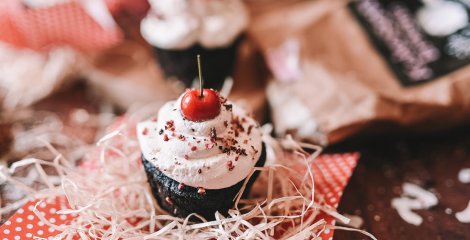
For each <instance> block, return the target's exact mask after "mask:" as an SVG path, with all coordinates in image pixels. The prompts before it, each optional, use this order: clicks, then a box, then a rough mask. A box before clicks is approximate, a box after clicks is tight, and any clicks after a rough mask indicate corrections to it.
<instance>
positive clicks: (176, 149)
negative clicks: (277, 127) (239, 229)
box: [137, 98, 262, 189]
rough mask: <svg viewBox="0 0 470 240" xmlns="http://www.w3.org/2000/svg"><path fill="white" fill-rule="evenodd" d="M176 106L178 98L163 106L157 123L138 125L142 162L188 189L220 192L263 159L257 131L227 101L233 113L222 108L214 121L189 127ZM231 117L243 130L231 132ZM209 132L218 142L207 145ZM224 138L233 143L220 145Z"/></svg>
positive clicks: (235, 107)
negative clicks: (240, 150)
mask: <svg viewBox="0 0 470 240" xmlns="http://www.w3.org/2000/svg"><path fill="white" fill-rule="evenodd" d="M180 103H181V98H180V99H178V100H177V101H173V102H169V103H167V104H165V105H164V106H163V107H162V108H161V109H160V111H159V113H158V118H157V119H158V121H152V120H149V121H145V122H141V123H139V124H138V125H137V134H138V138H139V142H140V146H141V149H142V153H143V155H144V157H145V158H146V159H148V160H149V161H150V162H151V163H152V164H154V165H155V166H156V167H157V168H158V169H159V170H160V171H162V172H163V173H164V174H165V175H166V176H168V177H170V178H172V179H174V180H176V181H177V182H180V183H183V184H185V185H188V186H192V187H203V188H206V189H221V188H226V187H230V186H233V185H235V184H236V183H238V182H240V181H242V180H244V179H245V178H246V177H247V176H248V175H249V174H250V172H251V171H252V169H253V167H254V166H255V164H256V162H257V161H258V160H259V157H260V155H261V148H262V144H261V131H260V129H259V126H258V124H257V123H256V121H255V120H254V119H253V118H251V117H250V116H248V115H247V113H246V112H245V111H244V110H243V109H241V108H239V107H238V106H236V105H234V104H232V103H229V102H227V103H226V104H232V106H233V107H232V110H230V109H227V108H226V107H225V106H222V107H221V112H220V114H219V115H218V116H217V117H216V118H214V119H211V120H208V121H204V122H193V121H190V120H187V119H185V118H184V117H183V116H182V114H181V109H180ZM234 118H238V119H239V121H236V122H238V123H240V124H241V126H242V128H243V131H241V130H240V131H234V130H233V129H234V128H235V126H236V124H235V123H232V119H234ZM241 119H244V121H242V120H241ZM170 121H173V122H172V123H173V125H172V126H173V127H174V131H173V130H172V129H171V128H170V129H166V130H165V126H167V122H170ZM250 126H252V127H250ZM212 128H214V129H215V131H216V134H217V139H218V140H215V141H214V142H213V141H211V140H213V139H214V138H213V137H212V138H211V129H212ZM249 128H250V129H251V130H250V134H248V129H249ZM162 129H163V132H162V134H160V133H159V132H161V130H162ZM193 130H194V131H193ZM236 132H238V135H237V134H236ZM165 135H166V136H167V137H168V140H167V141H165ZM180 136H183V137H184V139H181V137H180ZM222 139H223V140H222ZM227 139H232V140H236V142H237V143H236V144H228V145H224V143H223V141H224V140H227ZM220 146H234V147H236V148H237V149H244V150H245V152H246V155H244V154H240V152H239V153H237V152H236V151H235V150H232V151H229V152H228V153H224V152H223V150H221V149H220V148H219V147H220ZM194 147H196V149H194ZM229 161H231V165H232V166H233V167H232V168H230V167H229V166H230V164H229Z"/></svg>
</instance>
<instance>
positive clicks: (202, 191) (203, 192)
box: [197, 187, 206, 195]
mask: <svg viewBox="0 0 470 240" xmlns="http://www.w3.org/2000/svg"><path fill="white" fill-rule="evenodd" d="M197 193H199V194H200V195H206V189H204V188H202V187H198V188H197Z"/></svg>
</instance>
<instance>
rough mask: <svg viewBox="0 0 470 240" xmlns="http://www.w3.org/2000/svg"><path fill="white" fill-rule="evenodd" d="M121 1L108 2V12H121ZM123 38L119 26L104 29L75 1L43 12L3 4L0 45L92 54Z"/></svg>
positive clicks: (17, 1)
mask: <svg viewBox="0 0 470 240" xmlns="http://www.w3.org/2000/svg"><path fill="white" fill-rule="evenodd" d="M121 1H122V0H107V4H108V5H107V6H108V8H109V11H110V12H111V13H113V11H118V9H119V7H120V6H121V4H120V2H121ZM122 38H123V33H122V32H121V30H120V29H119V28H118V27H117V26H116V27H107V28H104V27H103V26H101V25H100V24H99V23H97V22H96V21H95V20H94V19H93V18H92V17H91V16H90V15H89V14H88V13H87V12H86V11H85V9H84V8H83V5H82V4H80V3H79V2H76V1H70V2H65V3H60V4H56V5H53V6H50V7H41V8H29V7H27V6H26V5H24V4H23V3H22V0H8V1H0V41H3V42H6V43H9V44H11V45H13V46H15V47H18V48H30V49H34V50H47V49H49V48H51V47H55V46H64V45H65V46H71V47H73V48H76V49H79V50H85V51H89V50H97V49H104V48H109V47H111V46H113V45H115V44H117V43H119V42H120V41H121V40H122Z"/></svg>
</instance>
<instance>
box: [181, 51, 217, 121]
mask: <svg viewBox="0 0 470 240" xmlns="http://www.w3.org/2000/svg"><path fill="white" fill-rule="evenodd" d="M197 63H198V69H199V89H190V90H187V91H186V93H184V95H183V98H182V99H181V113H182V114H183V116H184V117H185V118H186V119H188V120H190V121H194V122H203V121H207V120H210V119H213V118H215V117H217V116H218V115H219V113H220V108H221V102H220V97H219V94H218V93H217V92H216V91H215V90H213V89H203V87H202V76H201V75H202V73H201V60H200V56H199V55H198V56H197Z"/></svg>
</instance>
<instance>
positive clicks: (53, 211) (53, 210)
mask: <svg viewBox="0 0 470 240" xmlns="http://www.w3.org/2000/svg"><path fill="white" fill-rule="evenodd" d="M49 212H50V213H52V214H55V213H56V212H57V210H56V209H55V208H51V209H49Z"/></svg>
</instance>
